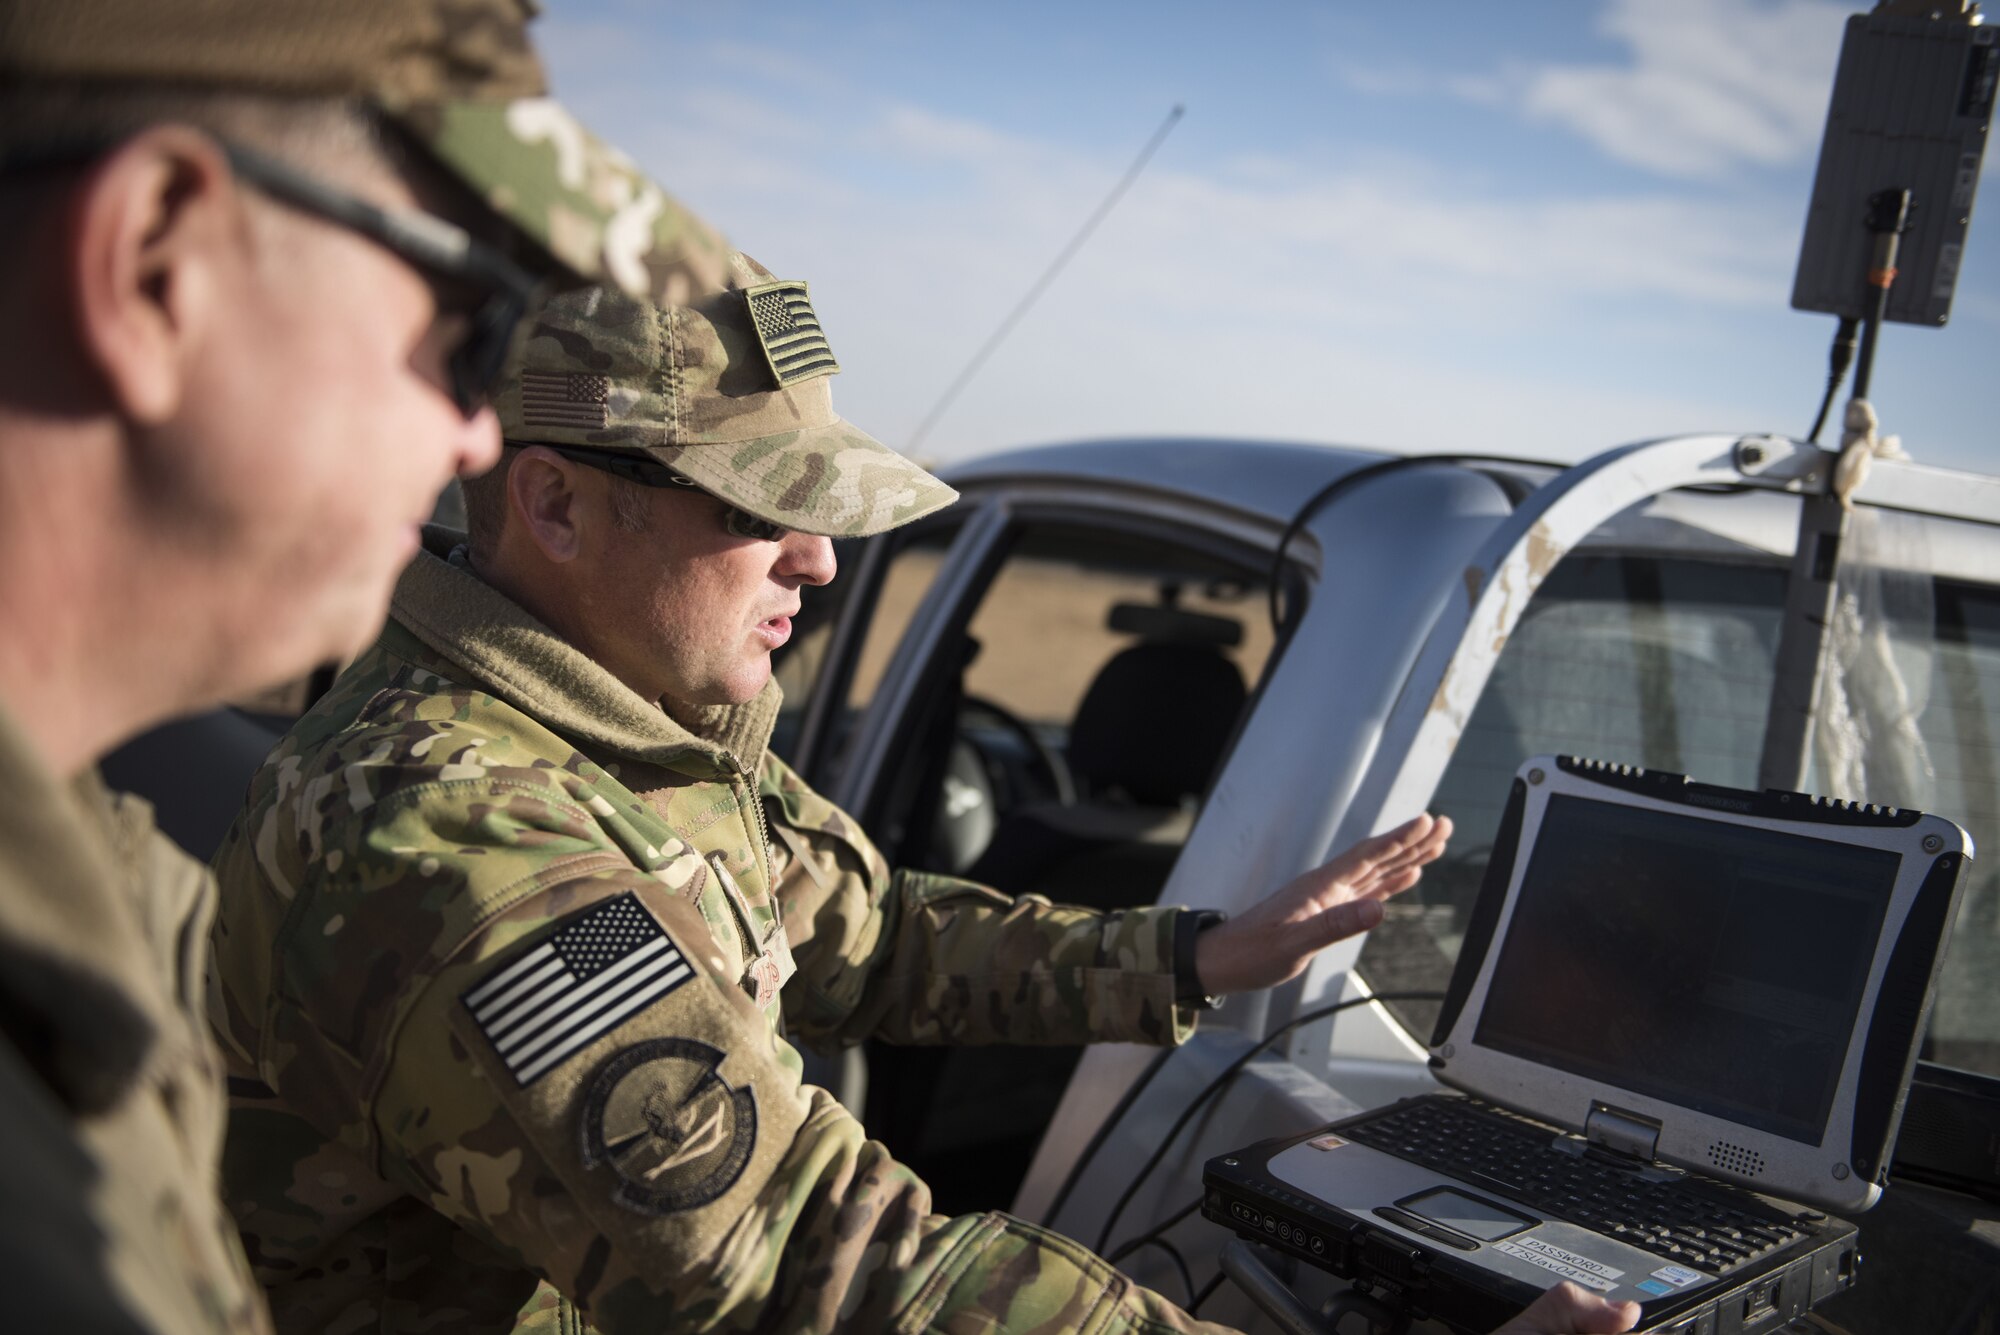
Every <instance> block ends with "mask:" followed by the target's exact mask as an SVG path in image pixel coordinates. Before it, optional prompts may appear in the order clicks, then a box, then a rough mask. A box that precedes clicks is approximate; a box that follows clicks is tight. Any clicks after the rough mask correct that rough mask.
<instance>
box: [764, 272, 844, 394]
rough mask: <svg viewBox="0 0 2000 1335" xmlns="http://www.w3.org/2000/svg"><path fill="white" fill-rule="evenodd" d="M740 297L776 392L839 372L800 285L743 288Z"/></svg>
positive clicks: (787, 282) (793, 281)
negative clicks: (773, 377) (776, 384)
mask: <svg viewBox="0 0 2000 1335" xmlns="http://www.w3.org/2000/svg"><path fill="white" fill-rule="evenodd" d="M743 295H744V297H745V298H746V299H747V300H748V301H749V303H750V321H751V323H752V324H754V325H755V326H756V328H757V342H758V344H759V345H760V346H761V347H762V348H763V349H764V360H765V362H767V363H768V364H769V365H770V367H771V374H772V375H774V376H776V377H777V380H778V388H780V389H786V388H789V387H790V386H792V385H796V384H798V383H799V382H800V381H801V380H811V379H812V378H813V377H814V376H822V375H832V374H833V373H834V372H835V371H838V370H839V369H840V363H839V362H837V361H835V360H834V359H833V349H831V348H829V347H828V346H827V345H826V332H825V331H824V330H822V329H821V328H820V324H819V316H818V315H817V314H815V313H814V311H813V308H812V302H811V300H810V299H808V297H807V296H806V285H805V284H804V283H801V282H799V281H797V280H796V279H785V280H783V281H781V282H776V283H765V284H762V285H761V286H758V287H752V288H746V289H745V290H744V293H743Z"/></svg>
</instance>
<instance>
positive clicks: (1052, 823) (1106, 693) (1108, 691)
mask: <svg viewBox="0 0 2000 1335" xmlns="http://www.w3.org/2000/svg"><path fill="white" fill-rule="evenodd" d="M1247 698H1248V691H1247V690H1246V689H1245V687H1244V683H1243V674H1242V672H1241V671H1239V670H1238V669H1237V667H1236V665H1235V664H1234V663H1233V662H1231V661H1230V660H1229V659H1228V658H1226V657H1224V656H1223V654H1222V653H1221V652H1220V651H1219V650H1218V649H1217V648H1216V647H1215V646H1213V645H1211V644H1185V643H1162V642H1141V643H1139V644H1135V645H1132V646H1131V647H1129V648H1126V649H1122V650H1120V651H1119V652H1118V653H1116V654H1114V655H1113V656H1112V657H1111V659H1110V660H1109V661H1107V662H1106V663H1105V664H1104V666H1103V667H1102V668H1100V669H1099V670H1098V673H1097V676H1096V678H1095V679H1093V680H1092V682H1091V684H1090V688H1089V690H1087V691H1086V692H1085V693H1084V697H1083V702H1082V704H1080V705H1079V706H1078V707H1077V711H1076V717H1075V719H1074V720H1073V721H1072V723H1071V724H1070V735H1069V747H1068V759H1069V767H1070V771H1071V773H1072V775H1073V776H1074V777H1075V779H1076V781H1077V790H1078V793H1077V802H1076V804H1075V805H1073V806H1065V805H1063V804H1061V803H1057V802H1035V803H1029V804H1026V805H1024V806H1021V807H1017V808H1015V809H1014V810H1013V811H1011V812H1009V813H1008V814H1007V815H1006V817H1005V818H1003V819H1002V820H1001V822H1000V824H999V827H998V829H997V830H996V831H995V832H994V835H993V840H992V842H991V843H990V844H989V845H988V846H987V848H986V851H985V853H983V854H982V855H981V856H980V858H979V860H978V861H977V862H976V863H974V864H973V866H972V867H971V869H970V870H968V871H967V873H966V875H967V876H968V877H969V878H970V879H972V880H975V881H981V882H984V883H985V884H987V885H991V886H993V887H995V888H996V889H999V890H1004V891H1007V892H1008V893H1010V894H1025V893H1029V892H1033V893H1036V894H1041V895H1046V896H1048V897H1049V898H1051V899H1054V900H1056V901H1058V902H1061V903H1069V904H1084V905H1088V906H1090V907H1092V908H1103V909H1109V908H1125V907H1130V906H1132V905H1135V904H1148V903H1151V902H1152V901H1153V900H1154V899H1155V898H1156V897H1157V896H1158V894H1159V891H1160V887H1161V886H1162V885H1164V884H1165V883H1166V878H1167V873H1168V872H1169V871H1171V870H1172V868H1173V864H1174V859H1175V858H1176V857H1177V856H1178V855H1179V853H1180V847H1181V844H1182V843H1184V842H1185V841H1186V839H1187V834H1188V830H1189V827H1190V826H1191V825H1192V823H1193V820H1194V803H1195V800H1196V799H1198V798H1199V797H1200V796H1201V794H1202V793H1203V791H1205V790H1206V789H1207V787H1208V782H1209V779H1210V778H1211V777H1213V775H1214V773H1215V769H1216V766H1217V764H1218V763H1219V762H1220V761H1221V759H1222V751H1223V748H1224V747H1225V746H1226V745H1228V742H1229V737H1230V734H1231V732H1232V730H1233V729H1234V728H1235V727H1236V720H1237V717H1238V715H1240V714H1241V713H1242V712H1243V703H1244V701H1245V699H1247Z"/></svg>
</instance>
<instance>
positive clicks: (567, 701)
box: [389, 525, 782, 778]
mask: <svg viewBox="0 0 2000 1335" xmlns="http://www.w3.org/2000/svg"><path fill="white" fill-rule="evenodd" d="M463 541H464V535H463V534H461V533H458V532H456V531H455V530H452V529H448V528H443V527H440V526H437V525H433V526H431V527H428V528H426V529H425V530H424V545H423V550H421V551H419V552H418V553H417V558H416V560H415V561H413V562H411V564H410V567H409V569H408V570H406V571H404V572H403V578H402V580H401V581H400V582H399V583H398V584H397V586H396V597H395V600H394V601H393V602H392V603H391V604H390V608H389V611H390V615H391V616H393V617H394V618H395V619H396V621H397V622H399V623H401V625H402V626H403V627H404V628H405V629H407V630H408V631H409V632H410V633H411V634H412V635H414V636H416V638H417V639H419V640H420V641H422V642H423V644H424V645H425V646H426V647H427V648H429V649H431V650H432V651H433V652H435V653H437V654H440V655H442V656H443V657H445V658H448V659H450V660H451V661H452V662H453V663H456V664H457V665H458V666H459V667H461V668H463V669H464V670H465V672H466V674H467V675H468V676H469V677H470V678H471V679H472V682H473V684H476V685H478V686H479V687H481V688H482V689H484V690H487V691H490V692H491V693H492V694H494V695H496V696H499V697H500V698H501V699H503V700H505V701H507V702H508V703H509V704H511V705H513V706H514V707H515V708H517V709H519V710H521V711H522V712H524V713H526V714H529V715H532V716H533V717H534V718H535V719H536V720H537V721H539V722H541V723H543V724H545V725H546V726H548V727H549V728H551V729H553V730H554V731H556V732H557V733H559V734H561V735H562V736H564V737H567V738H569V739H570V740H571V741H573V742H576V743H578V744H579V746H580V747H582V748H583V749H586V750H588V749H602V750H605V751H608V752H610V753H612V754H614V755H619V756H628V757H630V758H632V759H634V760H641V761H646V762H649V763H651V764H655V765H665V766H668V767H669V768H672V769H676V770H680V771H682V772H684V773H694V774H696V775H698V776H699V777H703V778H707V777H712V776H713V775H715V774H717V773H727V772H728V771H729V770H730V769H731V766H730V765H729V763H728V761H726V760H724V759H723V753H724V752H728V753H729V754H731V755H733V756H735V757H736V759H738V760H740V761H741V762H742V764H743V766H744V768H745V770H747V771H748V772H749V773H752V774H754V773H756V772H757V768H758V766H759V765H761V764H762V763H763V759H764V751H765V748H766V747H768V746H769V745H770V742H771V729H772V727H773V726H774V725H775V724H776V723H777V719H778V705H779V702H780V700H781V699H782V695H781V693H780V692H779V690H778V683H777V682H776V681H770V682H766V683H765V685H764V689H763V690H762V691H760V692H758V694H757V697H756V698H755V699H753V700H751V701H750V702H749V703H747V704H741V705H690V704H685V703H680V702H671V704H670V707H671V710H672V712H671V713H669V712H668V710H667V709H663V708H661V707H660V706H657V705H654V704H651V703H649V702H648V701H646V700H645V699H643V698H642V697H641V696H640V695H639V694H638V693H637V692H635V691H634V690H632V688H631V687H629V686H627V685H626V684H625V683H624V682H622V681H619V680H618V679H617V678H616V677H614V676H612V675H611V674H610V673H609V672H607V671H605V670H604V668H602V667H601V666H599V665H598V663H597V662H596V660H594V659H592V658H589V657H587V656H586V655H585V654H583V653H582V652H581V651H580V650H578V649H577V648H575V647H574V646H573V645H571V644H570V643H569V642H568V641H567V640H565V639H563V638H562V637H561V636H560V635H557V634H556V633H555V631H553V630H551V629H549V627H548V626H546V625H544V624H542V622H541V621H539V620H537V619H536V618H535V617H534V615H533V614H531V613H530V612H529V611H528V610H527V609H526V608H524V607H522V606H521V605H520V604H519V603H516V602H515V601H514V600H513V599H511V598H509V597H507V595H505V594H503V593H501V592H500V591H499V590H498V589H496V588H494V587H493V586H492V585H490V584H488V583H487V582H486V581H484V580H482V579H480V578H479V576H478V575H476V574H474V573H473V571H472V568H471V566H470V565H469V564H467V563H466V561H465V559H464V554H463V552H462V551H460V550H458V548H459V544H461V543H462V542H463Z"/></svg>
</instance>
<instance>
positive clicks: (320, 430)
mask: <svg viewBox="0 0 2000 1335" xmlns="http://www.w3.org/2000/svg"><path fill="white" fill-rule="evenodd" d="M295 165H297V166H298V167H299V168H300V169H302V170H305V171H308V172H310V173H312V174H313V175H315V176H317V177H318V178H320V179H321V180H323V181H325V182H326V183H327V184H330V185H335V186H338V187H340V188H342V189H345V190H347V191H349V192H350V193H352V194H355V195H357V196H360V197H362V198H366V199H369V200H372V201H374V202H376V203H379V204H382V205H385V206H388V207H392V208H414V207H417V206H418V200H417V198H416V197H415V195H414V194H413V193H412V191H411V189H410V188H409V186H408V185H406V184H405V183H404V182H403V181H402V180H400V179H398V178H397V177H396V176H395V175H394V174H392V173H391V172H390V171H389V170H388V169H387V168H386V167H385V166H382V165H380V164H378V163H375V162H372V161H368V160H366V159H364V158H362V157H361V155H360V154H358V153H356V154H353V155H351V156H350V157H348V158H347V159H346V160H343V161H336V162H317V161H316V162H303V161H301V162H297V163H296V164H295ZM243 189H244V194H245V198H246V201H247V202H246V210H247V213H248V221H249V224H250V225H249V227H248V228H247V229H246V231H247V235H246V236H245V237H244V238H243V243H244V249H245V262H244V263H243V264H242V265H241V266H240V267H239V268H237V269H234V270H231V271H229V272H227V273H226V274H225V275H224V279H225V280H226V281H228V282H229V283H230V284H231V286H230V288H229V290H228V291H226V292H224V293H221V294H219V300H221V301H224V302H227V309H228V312H229V316H230V318H229V319H228V320H226V321H223V322H220V325H219V328H218V332H217V335H216V337H214V338H213V339H211V340H210V341H209V343H208V344H206V345H205V346H204V348H203V349H202V353H203V355H202V356H201V357H200V358H199V359H198V360H197V362H196V365H195V366H194V367H193V369H192V371H191V376H190V388H189V393H188V395H187V398H186V403H185V407H184V410H183V411H182V412H181V413H180V414H179V415H178V416H177V417H176V419H175V421H174V422H172V423H170V424H168V425H167V426H166V427H163V428H161V429H160V430H159V431H157V432H155V433H152V434H153V436H154V437H155V438H154V439H151V440H149V441H147V442H145V444H146V445H147V446H148V447H150V448H151V449H152V451H153V455H154V458H155V459H156V460H157V462H158V466H159V470H160V472H161V474H162V475H163V476H162V480H163V481H164V483H165V486H164V487H162V488H161V489H160V490H161V491H162V492H163V493H166V494H164V495H162V497H161V499H162V500H163V501H164V502H166V504H168V505H169V506H171V510H172V514H173V515H174V518H175V521H176V522H178V524H179V525H180V527H181V529H182V532H183V536H184V538H185V539H186V540H187V541H188V542H190V543H192V544H200V545H201V546H202V547H205V548H206V554H207V556H208V558H209V559H208V563H207V564H208V566H209V567H210V568H211V571H212V574H211V576H210V578H211V579H212V581H213V582H214V586H215V588H216V591H217V592H218V594H223V595H224V596H222V597H219V598H218V600H217V601H218V603H219V604H220V608H219V620H220V623H221V624H220V625H219V626H218V631H219V633H218V634H217V635H216V636H215V650H216V652H215V661H214V662H213V664H212V668H211V675H212V676H214V677H215V678H216V679H217V680H215V681H213V682H212V683H210V684H211V685H212V686H213V688H214V689H215V691H216V693H218V694H227V693H229V692H231V691H233V690H240V689H242V688H244V687H246V686H249V685H253V684H257V683H262V682H266V681H270V680H280V679H284V678H286V677H288V676H295V675H297V674H299V673H301V672H303V671H305V670H306V669H308V668H310V667H311V666H313V665H314V664H316V663H319V662H323V661H327V660H330V659H336V658H342V657H346V656H350V655H352V654H353V653H355V652H357V651H358V650H360V649H361V648H362V647H364V646H365V645H366V644H367V643H368V641H369V640H370V638H372V636H373V635H374V634H375V633H376V631H377V630H378V629H379V627H380V625H381V621H382V617H383V614H384V612H385V609H386V608H387V606H388V599H389V594H390V591H391V588H392V586H393V584H394V582H395V579H396V576H397V574H398V572H399V571H400V570H401V569H402V567H403V566H404V565H405V564H406V563H407V562H408V560H409V559H410V557H411V555H412V554H413V553H414V552H415V550H416V546H417V531H418V526H419V525H420V524H421V522H422V521H423V520H424V519H425V518H426V517H427V516H428V514H429V512H430V509H431V506H432V504H433V502H434V500H435V498H436V496H437V493H438V491H439V490H440V489H441V488H442V487H443V486H444V485H445V484H446V483H447V482H448V481H449V480H450V479H451V478H452V477H454V476H456V475H458V474H460V473H462V472H468V471H471V472H476V471H478V470H480V469H482V468H485V467H487V466H490V465H491V463H492V462H493V460H494V459H495V458H496V457H497V455H498V452H499V439H498V437H499V431H498V426H497V424H496V422H495V419H494V417H493V414H492V412H491V411H490V410H486V411H482V412H481V413H480V414H479V415H478V416H476V417H474V418H473V419H471V420H469V421H468V420H467V419H466V418H465V417H464V416H463V414H462V413H461V412H460V411H459V410H458V408H457V407H456V406H455V405H454V404H453V403H452V401H451V399H450V397H449V396H448V394H447V392H446V389H445V388H444V386H445V384H446V381H445V375H444V362H445V358H446V357H447V356H449V354H450V352H451V350H452V348H453V346H454V343H455V341H456V337H457V334H458V333H459V331H460V330H461V328H462V317H459V316H456V315H452V314H449V313H445V314H442V315H441V314H440V313H439V311H438V309H437V304H436V301H435V300H434V298H433V296H432V292H431V289H430V287H429V285H428V283H427V281H426V280H425V278H424V277H423V276H421V275H420V274H418V273H417V272H416V271H415V270H414V269H413V268H411V267H410V266H409V265H408V264H407V263H405V262H404V261H403V260H401V259H399V258H397V257H396V256H394V255H392V254H390V253H389V252H388V251H386V250H384V249H382V248H381V247H380V246H378V245H376V244H375V243H373V242H371V241H369V240H368V239H366V238H364V237H362V236H359V235H356V234H354V233H352V232H349V231H346V230H344V229H342V228H339V227H337V226H335V225H333V224H331V223H328V222H325V221H323V220H320V219H317V218H314V217H311V216H308V215H305V214H302V213H298V212H296V211H293V210H291V209H288V208H286V207H284V206H283V205H280V204H277V203H275V202H273V201H270V200H268V199H265V198H263V197H261V196H259V195H257V194H256V192H255V191H254V189H252V188H250V187H247V186H246V187H243ZM225 591H226V592H225Z"/></svg>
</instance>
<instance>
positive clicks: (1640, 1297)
mask: <svg viewBox="0 0 2000 1335" xmlns="http://www.w3.org/2000/svg"><path fill="white" fill-rule="evenodd" d="M1267 1171H1268V1172H1269V1173H1270V1175H1271V1177H1272V1178H1273V1179H1275V1180H1276V1181H1279V1182H1282V1183H1284V1184H1286V1185H1287V1186H1289V1187H1291V1188H1292V1189H1293V1190H1294V1191H1300V1192H1304V1193H1306V1194H1308V1195H1311V1196H1315V1197H1317V1198H1318V1199H1320V1200H1322V1201H1324V1202H1326V1203H1327V1204H1328V1205H1332V1206H1334V1207H1336V1208H1338V1209H1340V1210H1343V1211H1345V1212H1347V1213H1348V1214H1350V1215H1354V1216H1357V1217H1360V1218H1366V1219H1369V1220H1370V1221H1371V1222H1372V1223H1374V1224H1375V1225H1376V1226H1378V1227H1382V1228H1386V1229H1388V1230H1392V1231H1394V1232H1396V1233H1399V1234H1403V1235H1406V1236H1408V1237H1409V1238H1410V1239H1411V1240H1412V1241H1415V1242H1418V1243H1421V1244H1423V1245H1425V1246H1427V1247H1430V1248H1431V1249H1432V1250H1433V1251H1437V1250H1439V1249H1440V1248H1441V1249H1443V1252H1442V1254H1444V1255H1452V1254H1454V1252H1456V1253H1460V1254H1463V1253H1476V1254H1477V1255H1478V1256H1479V1257H1480V1262H1481V1264H1482V1265H1484V1266H1486V1267H1487V1268H1488V1269H1491V1270H1495V1271H1498V1272H1500V1273H1503V1274H1506V1275H1508V1276H1510V1277H1512V1278H1514V1279H1517V1280H1520V1281H1521V1282H1522V1283H1524V1284H1530V1285H1533V1286H1535V1287H1536V1288H1548V1287H1550V1286H1551V1285H1553V1284H1555V1283H1556V1281H1558V1280H1564V1279H1567V1280H1574V1281H1575V1282H1576V1283H1578V1284H1580V1285H1582V1286H1583V1287H1584V1288H1586V1289H1591V1290H1594V1291H1595V1292H1598V1293H1601V1294H1603V1295H1604V1296H1605V1297H1607V1298H1610V1299H1611V1300H1613V1301H1614V1302H1622V1301H1624V1300H1626V1299H1630V1300H1632V1301H1634V1302H1646V1301H1650V1300H1652V1299H1655V1298H1659V1297H1662V1296H1665V1295H1667V1294H1671V1293H1678V1292H1681V1291H1684V1290H1687V1289H1691V1288H1693V1287H1696V1286H1698V1285H1701V1284H1704V1283H1707V1282H1709V1281H1711V1280H1712V1279H1714V1278H1716V1277H1715V1276H1712V1275H1705V1274H1702V1273H1701V1272H1700V1271H1697V1270H1694V1269H1691V1268H1689V1267H1687V1266H1684V1265H1681V1264H1679V1263H1678V1262H1676V1261H1674V1260H1673V1259H1672V1258H1670V1257H1665V1256H1658V1255H1655V1254H1653V1253H1651V1252H1648V1251H1644V1250H1642V1249H1640V1248H1638V1247H1634V1246H1632V1245H1631V1244H1629V1243H1625V1242H1621V1241H1619V1240H1618V1239H1616V1238H1611V1237H1607V1236H1605V1235H1604V1234H1602V1233H1598V1232H1595V1231H1593V1230H1591V1229H1588V1228H1584V1227H1581V1226H1580V1225H1577V1224H1571V1223H1568V1222H1566V1221H1564V1220H1560V1219H1550V1218H1548V1217H1546V1216H1543V1215H1538V1214H1536V1213H1535V1212H1534V1211H1533V1210H1531V1209H1529V1208H1527V1207H1526V1206H1523V1205H1520V1204H1518V1203H1516V1202H1511V1201H1505V1200H1501V1199H1498V1198H1496V1197H1495V1196H1493V1195H1492V1194H1490V1193H1488V1192H1484V1191H1481V1190H1480V1189H1478V1188H1477V1187H1473V1186H1469V1185H1467V1184H1465V1183H1460V1182H1456V1181H1454V1180H1453V1179H1452V1178H1450V1177H1449V1176H1447V1175H1446V1174H1443V1173H1440V1172H1438V1171H1437V1170H1436V1169H1432V1168H1425V1167H1422V1166H1420V1165H1418V1164H1413V1163H1410V1162H1408V1161H1406V1160H1403V1159H1398V1158H1395V1157H1394V1156H1392V1155H1388V1154H1383V1153H1382V1152H1380V1151H1379V1150H1375V1149H1371V1148H1369V1147H1368V1146H1366V1145H1359V1144H1355V1143H1353V1142H1351V1141H1348V1140H1347V1139H1346V1138H1345V1137H1343V1136H1340V1135H1338V1134H1333V1135H1326V1136H1319V1137H1315V1138H1314V1139H1313V1140H1311V1141H1306V1142H1303V1143H1301V1144H1298V1145H1294V1146H1292V1147H1291V1148H1289V1149H1287V1150H1284V1151H1282V1152H1280V1153H1278V1154H1276V1155H1274V1156H1272V1158H1271V1160H1270V1164H1269V1166H1268V1168H1267ZM1382 1201H1393V1202H1395V1204H1394V1205H1393V1206H1386V1207H1384V1206H1381V1205H1380V1203H1381V1202H1382Z"/></svg>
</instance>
